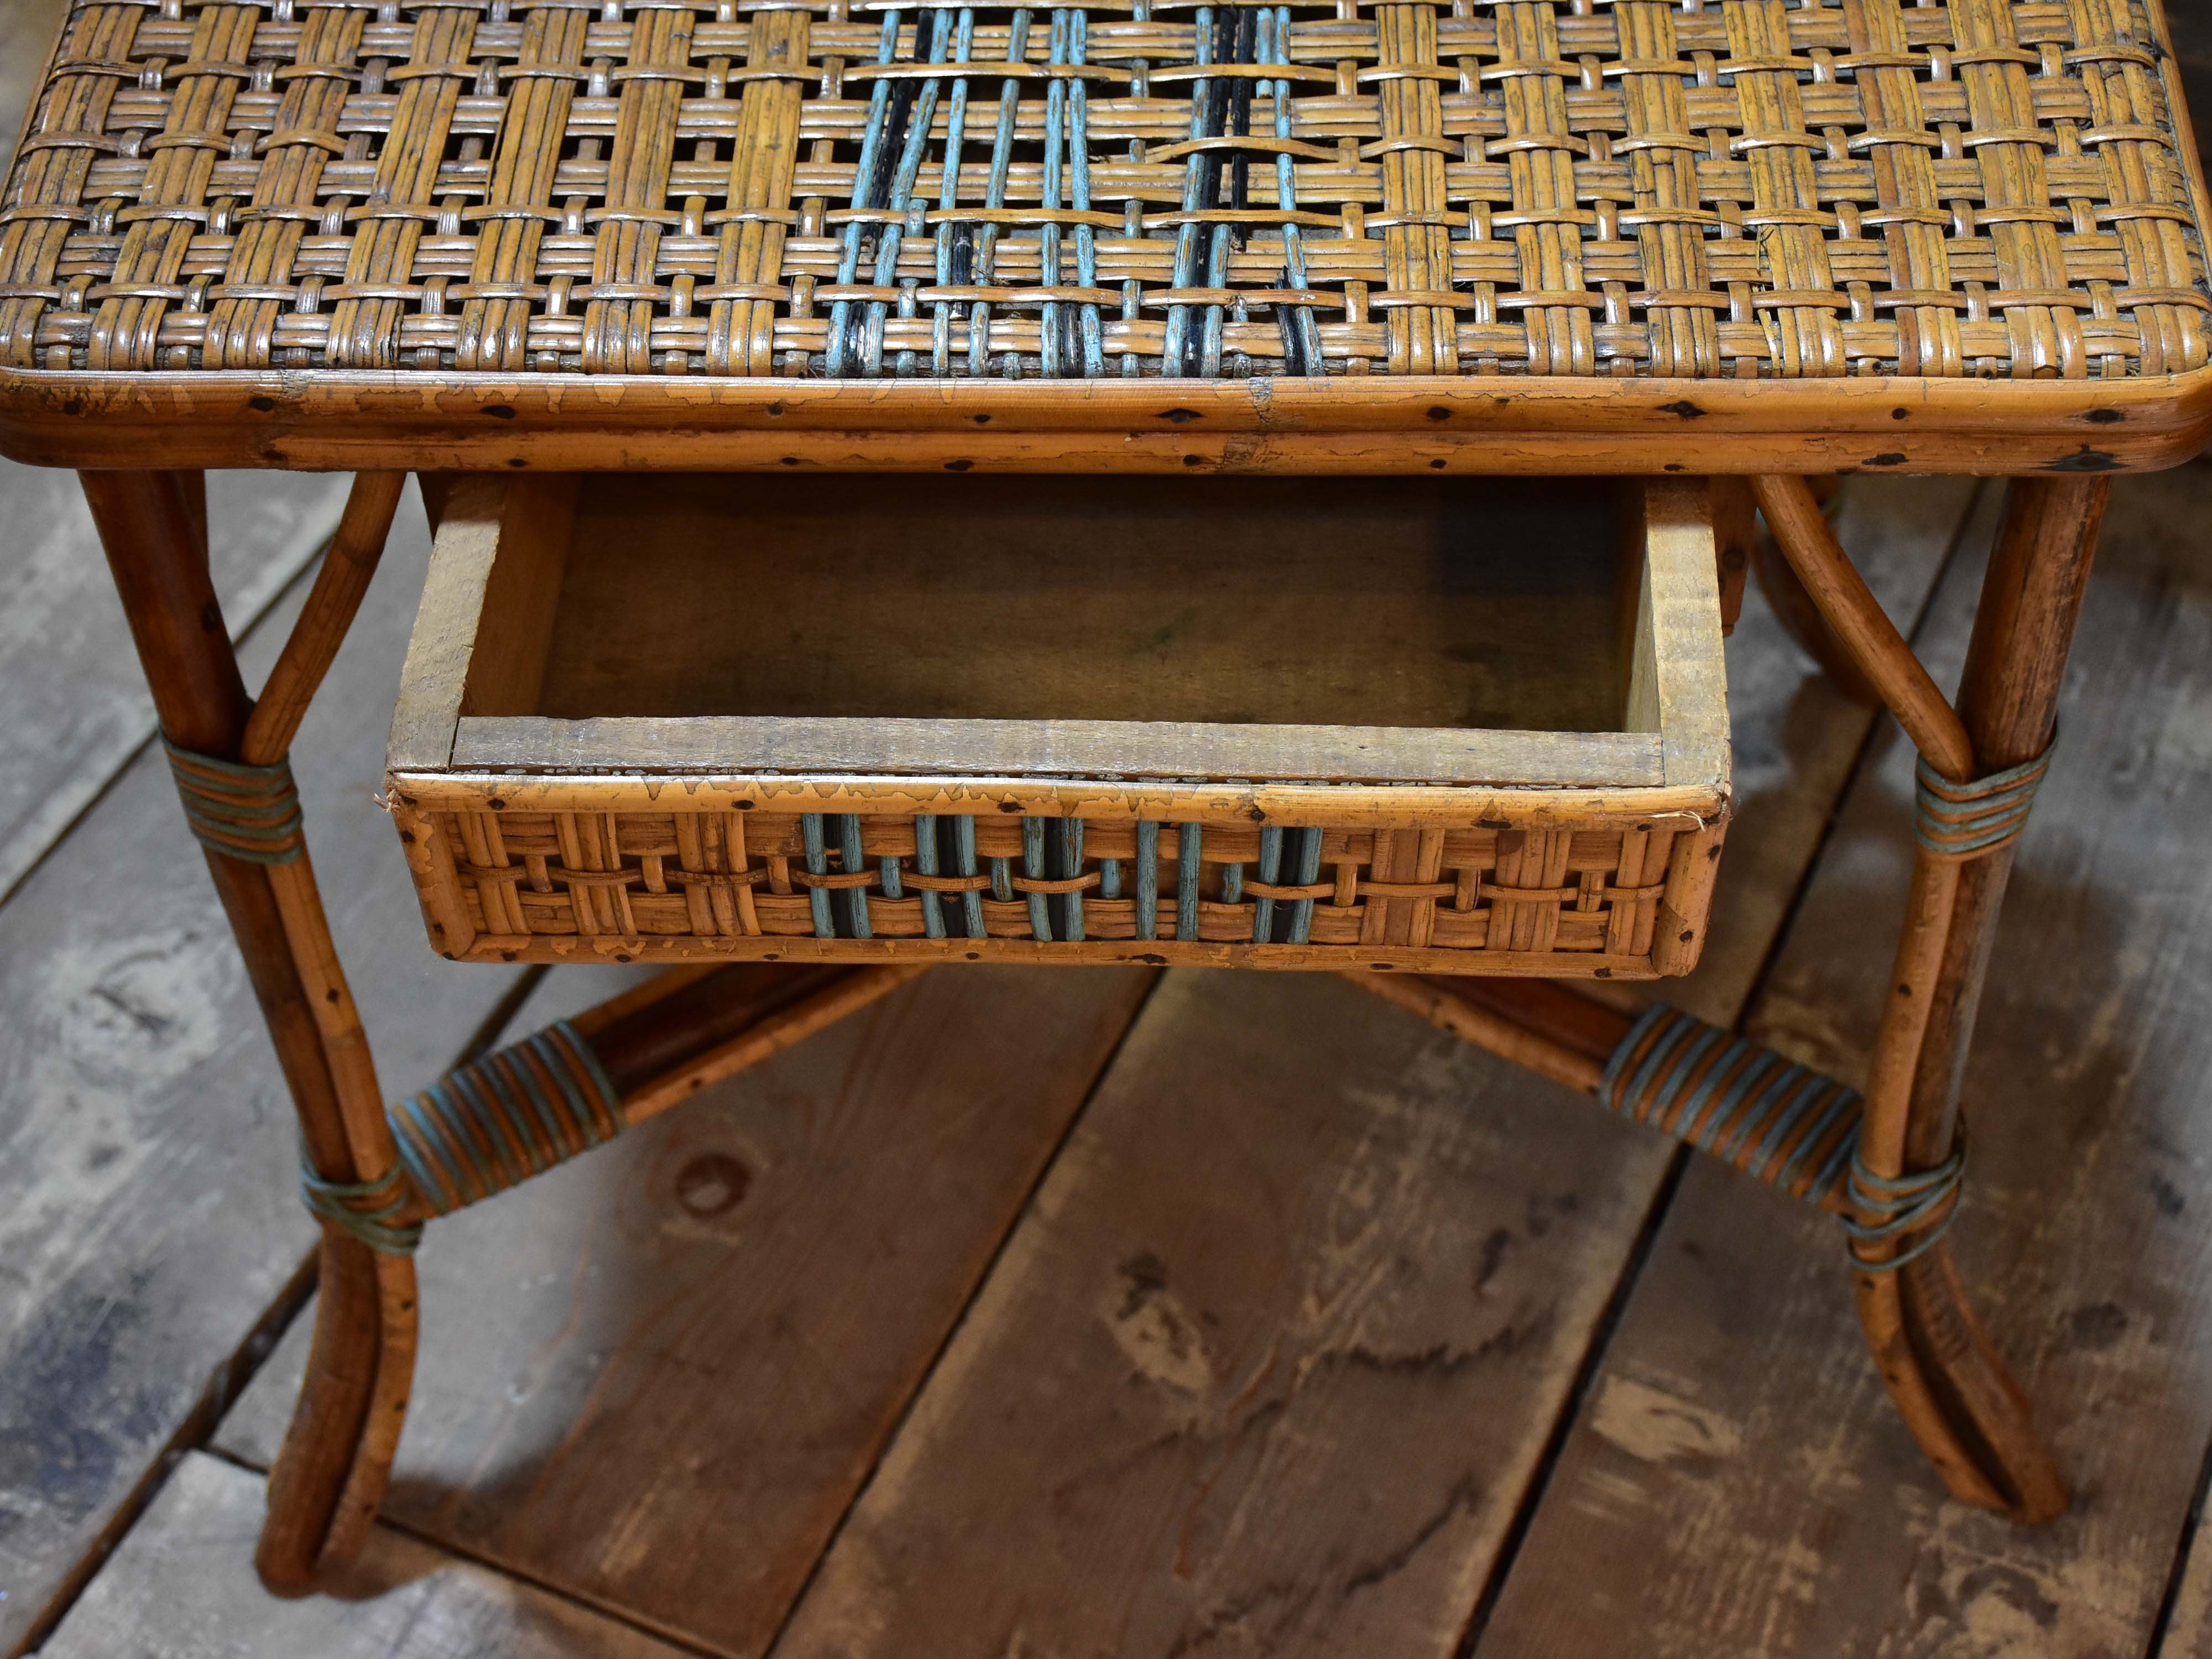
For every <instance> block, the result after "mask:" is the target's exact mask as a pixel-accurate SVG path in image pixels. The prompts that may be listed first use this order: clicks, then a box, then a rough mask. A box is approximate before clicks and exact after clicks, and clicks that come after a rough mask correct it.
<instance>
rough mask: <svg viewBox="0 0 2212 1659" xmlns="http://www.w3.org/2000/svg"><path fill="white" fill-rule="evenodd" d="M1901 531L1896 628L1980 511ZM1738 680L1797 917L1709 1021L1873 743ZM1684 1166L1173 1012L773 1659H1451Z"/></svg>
mask: <svg viewBox="0 0 2212 1659" xmlns="http://www.w3.org/2000/svg"><path fill="white" fill-rule="evenodd" d="M1890 499H1891V500H1892V501H1898V500H1900V499H1903V500H1908V501H1911V502H1912V504H1913V506H1914V507H1916V508H1920V509H1925V508H1927V507H1935V508H1936V512H1935V513H1934V514H1933V515H1932V521H1931V520H1930V519H1926V518H1923V519H1919V520H1917V521H1908V523H1905V524H1900V523H1898V522H1896V521H1892V526H1891V529H1890V532H1889V533H1888V534H1887V536H1869V538H1868V540H1869V548H1868V552H1869V565H1870V566H1871V567H1872V568H1874V569H1875V571H1876V572H1878V573H1879V574H1880V577H1881V591H1883V592H1885V594H1886V595H1887V597H1889V598H1890V599H1892V600H1893V602H1896V603H1899V605H1900V607H1901V608H1902V609H1903V610H1904V611H1906V612H1907V613H1908V614H1909V613H1910V612H1911V611H1912V610H1913V609H1914V608H1915V605H1916V604H1917V594H1918V592H1921V591H1924V588H1925V586H1926V585H1927V583H1928V582H1929V580H1931V579H1932V575H1933V572H1934V569H1935V567H1936V562H1937V556H1938V555H1939V554H1940V551H1941V550H1942V547H1943V546H1944V544H1946V543H1947V541H1948V537H1949V534H1950V532H1951V528H1952V526H1953V524H1954V521H1955V520H1956V519H1957V518H1958V515H1959V513H1960V511H1961V510H1962V509H1963V507H1964V505H1965V500H1966V496H1965V492H1964V491H1963V489H1960V488H1956V487H1942V488H1939V489H1935V490H1930V489H1926V488H1924V487H1915V488H1914V489H1911V490H1907V491H1904V492H1899V494H1898V495H1892V496H1891V498H1890ZM1908 524H1909V525H1910V527H1909V528H1908ZM1736 642H1737V651H1736V653H1735V655H1736V657H1737V659H1738V661H1739V662H1740V663H1744V664H1747V665H1749V671H1748V672H1747V673H1743V674H1741V676H1740V688H1741V689H1742V690H1747V691H1748V692H1749V693H1750V694H1751V697H1752V700H1750V701H1747V702H1743V703H1742V704H1741V713H1740V714H1739V725H1740V727H1741V732H1742V736H1741V738H1740V742H1741V750H1742V751H1743V756H1742V758H1741V759H1740V761H1739V775H1740V777H1741V779H1742V780H1743V781H1744V784H1745V788H1744V797H1743V805H1742V809H1741V811H1742V816H1741V818H1740V820H1739V832H1738V834H1739V838H1740V839H1741V841H1742V842H1744V843H1745V844H1746V845H1747V848H1749V849H1750V851H1751V855H1750V857H1749V859H1748V860H1747V861H1748V863H1749V865H1750V867H1751V868H1752V869H1753V872H1757V873H1758V874H1759V876H1760V877H1761V878H1764V879H1765V881H1767V882H1769V883H1771V884H1774V885H1776V886H1778V887H1780V888H1781V889H1782V890H1781V891H1769V892H1766V893H1763V894H1757V895H1753V896H1751V897H1750V898H1748V899H1742V898H1738V899H1729V900H1727V901H1726V905H1727V908H1725V910H1724V913H1723V919H1722V921H1721V922H1720V924H1719V927H1718V930H1717V939H1716V947H1715V949H1714V950H1713V951H1712V952H1711V955H1710V956H1709V958H1708V963H1709V965H1708V968H1707V969H1703V970H1701V971H1700V973H1699V975H1697V976H1695V977H1693V978H1692V980H1691V981H1688V982H1687V983H1686V987H1684V989H1685V990H1686V992H1687V994H1688V996H1687V1000H1690V1001H1692V1003H1693V1004H1695V1005H1696V1006H1699V1008H1700V1009H1701V1011H1703V1012H1707V1013H1709V1014H1710V1015H1711V1016H1712V1017H1716V1018H1730V1017H1732V1015H1733V1013H1734V1012H1735V1006H1737V1005H1738V1004H1740V1003H1741V1000H1742V998H1743V996H1744V995H1745V994H1746V991H1747V988H1748V986H1749V984H1750V982H1751V979H1752V975H1753V970H1754V969H1755V968H1756V966H1757V964H1758V963H1759V961H1760V960H1761V958H1762V957H1763V955H1764V950H1765V940H1766V939H1767V938H1770V937H1771V933H1772V930H1773V928H1774V927H1775V926H1776V924H1777V921H1778V918H1779V916H1780V915H1781V914H1782V912H1783V909H1784V906H1785V905H1786V903H1787V898H1788V894H1787V889H1788V886H1789V885H1790V884H1791V883H1793V882H1794V879H1795V875H1796V872H1797V871H1798V870H1799V869H1801V868H1802V866H1803V864H1804V862H1805V861H1806V860H1808V858H1809V857H1810V855H1811V851H1812V847H1813V843H1814V837H1815V836H1816V835H1817V832H1818V829H1819V828H1820V824H1821V823H1822V822H1823V821H1824V820H1825V818H1826V813H1827V811H1828V808H1829V804H1830V803H1831V802H1832V800H1833V799H1834V798H1835V795H1836V793H1838V790H1839V789H1840V787H1841V785H1842V781H1843V778H1844V774H1845V771H1846V770H1847V769H1848V767H1849V765H1850V761H1851V758H1852V756H1853V754H1854V752H1855V750H1856V748H1857V742H1858V740H1859V737H1860V735H1861V734H1862V733H1863V732H1864V730H1865V729H1866V726H1867V720H1866V719H1865V717H1863V716H1862V715H1858V714H1856V713H1854V712H1853V711H1850V710H1849V709H1847V708H1844V707H1842V706H1841V705H1840V704H1838V702H1836V701H1835V700H1834V699H1833V698H1832V696H1831V695H1830V694H1829V693H1827V692H1826V690H1825V689H1823V688H1821V687H1820V686H1817V685H1810V684H1808V685H1806V686H1804V687H1802V689H1800V688H1799V687H1798V686H1797V684H1796V682H1798V681H1800V680H1802V678H1803V676H1804V674H1805V670H1804V667H1803V665H1802V663H1801V662H1800V661H1799V659H1796V656H1795V655H1794V653H1791V652H1790V648H1789V647H1786V646H1785V645H1784V643H1783V642H1782V641H1781V640H1780V638H1779V635H1778V631H1777V630H1776V629H1775V627H1774V624H1773V623H1772V621H1771V618H1770V617H1766V616H1765V613H1764V612H1763V611H1760V610H1759V609H1758V608H1757V607H1755V606H1754V607H1753V610H1752V611H1750V612H1749V613H1747V617H1746V619H1745V623H1744V625H1743V627H1742V628H1741V629H1739V631H1738V634H1737V635H1736ZM1793 693H1794V695H1792V694H1793ZM1735 850H1736V849H1735V848H1734V847H1732V848H1731V856H1735ZM1727 892H1728V884H1723V894H1726V893H1727ZM1170 1103H1171V1104H1170ZM1668 1156H1669V1153H1668V1148H1667V1147H1666V1146H1665V1144H1664V1143H1662V1142H1660V1141H1658V1140H1657V1139H1652V1138H1646V1137H1644V1136H1641V1135H1639V1134H1638V1133H1635V1132H1634V1131H1632V1130H1630V1129H1628V1128H1626V1127H1624V1126H1621V1125H1620V1124H1617V1123H1615V1122H1613V1121H1610V1120H1607V1119H1605V1118H1603V1117H1601V1116H1599V1115H1596V1114H1594V1113H1592V1112H1591V1111H1590V1110H1589V1107H1588V1105H1587V1103H1583V1102H1581V1101H1579V1100H1577V1098H1576V1097H1573V1096H1572V1095H1571V1094H1570V1093H1568V1091H1565V1090H1555V1089H1553V1088H1552V1087H1550V1086H1548V1085H1542V1084H1540V1083H1538V1082H1536V1081H1534V1079H1529V1078H1528V1077H1527V1076H1525V1075H1524V1074H1522V1073H1518V1072H1516V1071H1514V1070H1513V1069H1512V1068H1510V1067H1508V1066H1504V1065H1502V1064H1499V1063H1498V1062H1495V1061H1492V1060H1490V1059H1488V1058H1487V1057H1486V1056H1484V1055H1481V1054H1477V1053H1475V1052H1474V1051H1473V1050H1470V1049H1467V1048H1462V1047H1460V1046H1458V1045H1456V1044H1455V1043H1454V1042H1451V1041H1450V1040H1449V1039H1440V1038H1439V1037H1438V1036H1437V1035H1436V1034H1435V1033H1433V1032H1431V1031H1430V1030H1428V1029H1427V1028H1426V1027H1425V1026H1422V1025H1420V1024H1418V1023H1417V1022H1415V1021H1413V1019H1411V1018H1408V1017H1406V1016H1403V1015H1401V1014H1400V1013H1399V1012H1396V1011H1395V1010H1392V1009H1389V1008H1387V1007H1384V1006H1380V1005H1371V1004H1369V1003H1367V1002H1365V1001H1364V1000H1361V999H1360V998H1359V997H1358V995H1357V994H1355V993H1353V992H1352V988H1351V987H1346V986H1337V985H1328V984H1326V983H1323V984H1311V983H1308V982H1305V981H1287V980H1282V979H1260V978H1249V977H1240V978H1231V977H1229V976H1218V977H1216V976H1205V977H1200V976H1196V975H1173V976H1171V977H1170V981H1169V982H1168V985H1167V987H1165V988H1164V990H1163V992H1162V993H1161V995H1160V996H1159V998H1158V999H1157V1000H1155V1002H1154V1004H1153V1005H1152V1007H1151V1008H1150V1009H1149V1010H1148V1011H1147V1012H1146V1017H1145V1019H1144V1021H1143V1022H1142V1023H1141V1024H1139V1028H1138V1030H1137V1031H1136V1032H1135V1033H1134V1034H1133V1036H1132V1038H1131V1040H1130V1042H1129V1043H1128V1045H1127V1048H1125V1050H1124V1052H1123V1054H1122V1056H1121V1060H1119V1062H1118V1063H1117V1065H1116V1067H1115V1071H1114V1072H1113V1073H1111V1074H1110V1076H1109V1079H1108V1080H1107V1083H1106V1084H1105V1085H1104V1086H1103V1088H1102V1090H1101V1092H1100V1096H1099V1098H1098V1099H1097V1102H1095V1103H1094V1104H1093V1106H1092V1108H1091V1110H1090V1112H1089V1113H1087V1114H1086V1115H1085V1119H1084V1121H1082V1123H1081V1124H1080V1125H1079V1127H1078V1129H1077V1131H1076V1133H1075V1134H1074V1136H1073V1138H1072V1139H1071V1141H1070V1143H1069V1146H1068V1149H1067V1151H1066V1153H1064V1154H1063V1156H1062V1158H1060V1161H1059V1163H1058V1164H1056V1165H1055V1166H1054V1170H1053V1173H1052V1175H1051V1176H1049V1177H1048V1181H1047V1182H1046V1184H1045V1186H1044V1188H1042V1191H1041V1193H1040V1195H1039V1199H1038V1202H1037V1204H1036V1206H1035V1208H1034V1209H1033V1211H1032V1212H1031V1213H1030V1216H1029V1217H1028V1218H1026V1219H1025V1220H1024V1225H1023V1226H1022V1228H1021V1229H1020V1231H1018V1232H1017V1234H1016V1235H1015V1237H1014V1239H1013V1241H1012V1243H1010V1245H1009V1246H1008V1249H1007V1252H1006V1255H1005V1256H1004V1257H1003V1258H1002V1259H1001V1261H1000V1266H999V1267H998V1269H997V1270H996V1271H995V1272H994V1274H993V1276H992V1278H991V1279H990V1280H989V1281H988V1282H987V1285H986V1286H985V1288H984V1290H983V1291H982V1292H981V1295H980V1296H979V1297H978V1300H977V1303H976V1304H975V1307H974V1309H972V1310H971V1311H970V1313H969V1318H968V1319H967V1321H966V1322H964V1323H963V1327H962V1328H961V1330H960V1332H959V1334H958V1335H957V1337H956V1339H955V1340H954V1343H953V1345H952V1346H951V1348H950V1349H949V1350H948V1352H947V1353H946V1356H945V1359H944V1360H943V1361H942V1362H941V1363H940V1364H939V1369H938V1370H937V1371H936V1373H935V1374H934V1375H933V1377H932V1379H931V1382H930V1384H929V1386H928V1387H927V1389H925V1390H924V1392H923V1394H922V1395H921V1399H920V1400H919V1401H917V1402H916V1405H915V1411H914V1413H913V1415H912V1416H911V1418H910V1419H909V1420H908V1425H907V1427H906V1429H905V1430H904V1431H902V1434H901V1436H900V1437H899V1439H898V1441H897V1442H896V1443H895V1444H894V1445H893V1447H892V1449H891V1450H890V1453H889V1454H888V1455H887V1457H886V1459H885V1462H884V1466H883V1468H881V1469H880V1470H879V1472H878V1476H877V1479H876V1480H875V1481H874V1483H873V1484H872V1486H870V1488H869V1489H868V1491H867V1492H866V1493H864V1494H863V1496H862V1498H861V1500H860V1504H858V1505H857V1506H856V1508H855V1510H854V1516H853V1518H852V1519H851V1521H850V1522H848V1524H847V1526H846V1528H845V1529H844V1531H843V1532H842V1534H841V1535H840V1537H839V1539H838V1541H837V1543H836V1546H835V1547H834V1548H833V1549H832V1551H831V1552H830V1553H829V1557H828V1558H827V1559H826V1560H825V1562H824V1564H823V1569H822V1571H821V1572H820V1574H819V1575H818V1577H817V1580H816V1582H815V1583H814V1585H813V1587H812V1588H811V1590H810V1592H809V1595H808V1597H807V1599H806V1601H805V1602H804V1603H802V1604H801V1606H800V1607H799V1610H798V1612H797V1613H796V1614H795V1615H794V1618H793V1622H792V1625H791V1626H790V1629H789V1630H788V1632H787V1634H786V1635H785V1637H784V1638H783V1640H782V1641H781V1643H780V1644H779V1645H778V1647H777V1650H776V1655H777V1659H827V1656H830V1655H836V1656H837V1659H856V1656H862V1655H875V1654H885V1655H888V1654H893V1653H900V1654H904V1653H915V1652H927V1653H930V1654H932V1655H945V1656H963V1655H969V1654H974V1655H977V1656H983V1655H991V1656H997V1655H1000V1654H1002V1653H1006V1652H1014V1651H1020V1652H1031V1651H1034V1652H1046V1653H1050V1652H1075V1651H1084V1652H1087V1651H1092V1650H1100V1649H1101V1648H1103V1649H1106V1650H1112V1651H1117V1652H1130V1653H1171V1652H1182V1651H1188V1650H1192V1649H1194V1648H1198V1647H1201V1646H1206V1645H1218V1646H1220V1647H1222V1648H1224V1649H1226V1650H1235V1651H1239V1652H1249V1653H1255V1654H1259V1653H1265V1654H1268V1655H1271V1656H1273V1655H1287V1654H1303V1653H1312V1654H1330V1655H1340V1654H1344V1653H1349V1652H1375V1653H1389V1654H1392V1655H1399V1654H1445V1653H1449V1652H1451V1651H1452V1650H1453V1649H1454V1648H1455V1644H1456V1643H1457V1641H1458V1639H1459V1636H1460V1633H1461V1629H1462V1626H1463V1624H1464V1622H1465V1620H1466V1619H1467V1617H1468V1612H1469V1610H1470V1608H1471V1607H1473V1606H1474V1603H1475V1601H1476V1599H1477V1597H1478V1596H1479V1595H1480V1591H1481V1588H1482V1585H1483V1583H1484V1580H1485V1577H1486V1573H1487V1572H1488V1571H1489V1567H1490V1564H1491V1562H1492V1559H1494V1557H1495V1555H1496V1553H1497V1551H1498V1547H1499V1545H1500V1543H1501V1541H1502V1540H1503V1538H1504V1534H1505V1531H1506V1528H1508V1526H1509V1525H1510V1522H1511V1520H1512V1517H1513V1515H1514V1512H1515V1510H1516V1505H1517V1504H1518V1502H1519V1499H1520V1497H1521V1494H1522V1490H1523V1488H1524V1486H1525V1483H1526V1481H1527V1480H1528V1477H1529V1474H1530V1473H1531V1471H1532V1470H1533V1469H1534V1466H1535V1464H1536V1462H1537V1459H1538V1457H1539V1455H1540V1454H1541V1450H1542V1448H1543V1445H1544V1443H1545V1441H1546V1438H1547V1436H1548V1435H1549V1433H1550V1431H1551V1426H1552V1424H1553V1420H1554V1419H1555V1416H1556V1413H1557V1412H1558V1411H1559V1408H1560V1407H1561V1405H1562V1403H1563V1401H1564V1400H1565V1396H1566V1394H1567V1391H1568V1389H1569V1387H1570V1385H1571V1381H1572V1378H1573V1376H1574V1373H1575V1371H1576V1369H1577V1364H1579V1362H1580V1360H1581V1358H1582V1355H1583V1352H1584V1349H1585V1347H1586V1345H1587V1343H1588V1341H1589V1335H1590V1332H1591V1329H1592V1328H1593V1326H1594V1325H1595V1322H1596V1319H1597V1316H1598V1314H1599V1313H1600V1311H1601V1309H1602V1308H1603V1306H1604V1305H1605V1303H1606V1300H1607V1296H1608V1295H1609V1293H1610V1292H1611V1290H1612V1288H1613V1284H1614V1282H1615V1280H1616V1279H1617V1277H1618V1275H1619V1273H1620V1270H1621V1267H1622V1265H1623V1263H1624V1261H1625V1260H1626V1256H1627V1255H1628V1252H1629V1249H1630V1247H1631V1245H1632V1241H1633V1239H1634V1237H1635V1235H1636V1232H1637V1231H1638V1225H1640V1223H1641V1221H1642V1219H1643V1218H1644V1214H1645V1212H1646V1210H1647V1208H1648V1206H1649V1204H1650V1200H1651V1197H1652V1194H1653V1192H1654V1189H1655V1188H1656V1183H1657V1181H1658V1178H1659V1176H1660V1173H1661V1171H1662V1170H1663V1169H1664V1167H1665V1165H1666V1163H1667V1160H1668ZM1102 1628H1105V1629H1110V1631H1111V1632H1113V1633H1112V1636H1111V1637H1110V1638H1109V1639H1106V1640H1104V1641H1103V1642H1102V1639H1101V1638H1100V1635H1099V1632H1100V1631H1101V1629H1102Z"/></svg>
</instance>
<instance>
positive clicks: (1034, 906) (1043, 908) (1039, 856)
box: [1022, 817, 1052, 940]
mask: <svg viewBox="0 0 2212 1659" xmlns="http://www.w3.org/2000/svg"><path fill="white" fill-rule="evenodd" d="M1022 873H1023V874H1024V876H1027V877H1028V878H1030V880H1031V881H1042V880H1044V879H1045V871H1044V820H1043V819H1042V818H1040V817H1024V819H1023V820H1022ZM1024 896H1025V897H1026V898H1027V899H1028V900H1029V902H1030V938H1032V939H1047V940H1048V939H1051V938H1052V909H1051V906H1050V905H1049V904H1048V903H1047V902H1046V900H1045V896H1044V895H1043V894H1042V893H1029V894H1025V895H1024Z"/></svg>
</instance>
